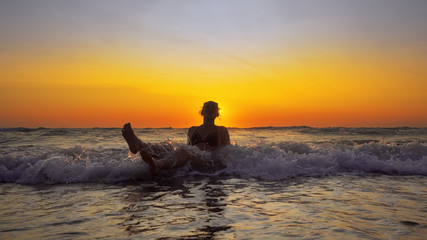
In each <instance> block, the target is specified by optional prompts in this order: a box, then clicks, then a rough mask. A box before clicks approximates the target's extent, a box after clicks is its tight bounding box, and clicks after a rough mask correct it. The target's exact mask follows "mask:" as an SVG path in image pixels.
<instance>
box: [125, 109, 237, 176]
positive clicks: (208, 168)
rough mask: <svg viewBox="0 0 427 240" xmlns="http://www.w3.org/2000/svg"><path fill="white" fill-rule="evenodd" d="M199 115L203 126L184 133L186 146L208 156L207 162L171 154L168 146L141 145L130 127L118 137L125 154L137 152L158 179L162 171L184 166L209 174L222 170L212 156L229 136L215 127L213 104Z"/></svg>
mask: <svg viewBox="0 0 427 240" xmlns="http://www.w3.org/2000/svg"><path fill="white" fill-rule="evenodd" d="M200 114H201V115H202V116H203V124H202V125H200V126H198V127H196V126H193V127H191V128H190V129H189V130H188V136H187V137H188V144H189V145H194V146H197V147H198V148H199V149H200V150H203V151H208V152H212V153H213V154H212V158H211V159H206V158H203V157H202V156H201V155H200V154H197V153H195V152H192V151H191V150H190V149H185V148H179V149H178V150H173V147H172V146H170V145H160V144H149V143H145V142H143V141H141V139H139V138H138V137H137V136H136V135H135V133H134V131H133V130H132V127H131V125H130V123H126V124H125V125H124V126H123V129H122V135H123V137H124V138H125V140H126V142H127V144H128V145H129V150H130V151H131V152H132V153H133V154H136V153H137V152H139V153H140V155H141V157H142V159H143V160H144V161H145V162H146V163H148V164H149V165H150V174H151V175H152V176H158V175H159V173H160V171H161V170H164V169H172V168H179V167H182V166H184V165H186V164H187V162H189V163H190V165H191V167H192V168H194V169H195V170H198V171H202V172H212V171H215V170H217V169H218V168H221V167H223V165H222V163H221V162H220V161H219V159H218V158H217V157H215V154H214V153H216V151H215V150H217V149H219V148H220V147H223V146H226V145H229V144H230V135H229V134H228V130H227V128H225V127H222V126H216V125H215V119H216V118H217V117H218V116H219V108H218V104H217V103H216V102H213V101H209V102H206V103H205V104H204V105H203V108H202V110H201V111H200Z"/></svg>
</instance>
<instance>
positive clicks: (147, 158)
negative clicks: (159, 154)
mask: <svg viewBox="0 0 427 240" xmlns="http://www.w3.org/2000/svg"><path fill="white" fill-rule="evenodd" d="M139 154H141V157H142V160H144V162H146V163H148V165H150V174H151V176H153V177H157V176H158V175H159V172H160V169H159V166H158V165H157V162H156V160H154V159H153V157H152V156H151V154H149V153H147V152H146V151H144V150H142V149H140V151H139Z"/></svg>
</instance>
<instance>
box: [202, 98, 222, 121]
mask: <svg viewBox="0 0 427 240" xmlns="http://www.w3.org/2000/svg"><path fill="white" fill-rule="evenodd" d="M208 104H214V105H215V106H216V109H217V117H219V110H220V108H219V107H218V103H216V102H214V101H207V102H205V103H204V104H203V107H201V109H200V111H199V114H200V115H202V116H203V111H204V110H205V106H206V105H208Z"/></svg>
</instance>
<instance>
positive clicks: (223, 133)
mask: <svg viewBox="0 0 427 240" xmlns="http://www.w3.org/2000/svg"><path fill="white" fill-rule="evenodd" d="M219 130H220V131H219V139H220V142H219V146H220V147H223V146H227V145H230V134H229V133H228V130H227V128H226V127H220V128H219Z"/></svg>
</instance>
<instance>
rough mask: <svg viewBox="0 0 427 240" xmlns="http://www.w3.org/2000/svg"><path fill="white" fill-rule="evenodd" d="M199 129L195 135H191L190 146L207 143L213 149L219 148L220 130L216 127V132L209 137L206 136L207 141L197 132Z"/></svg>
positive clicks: (195, 131)
mask: <svg viewBox="0 0 427 240" xmlns="http://www.w3.org/2000/svg"><path fill="white" fill-rule="evenodd" d="M198 129H199V127H198V128H196V130H194V133H193V135H191V138H190V145H196V144H199V143H207V144H209V145H211V146H213V147H217V146H218V128H217V127H216V126H215V131H214V132H213V133H211V134H209V135H208V136H206V138H205V139H203V138H202V136H201V135H200V133H198V132H197V130H198Z"/></svg>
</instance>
